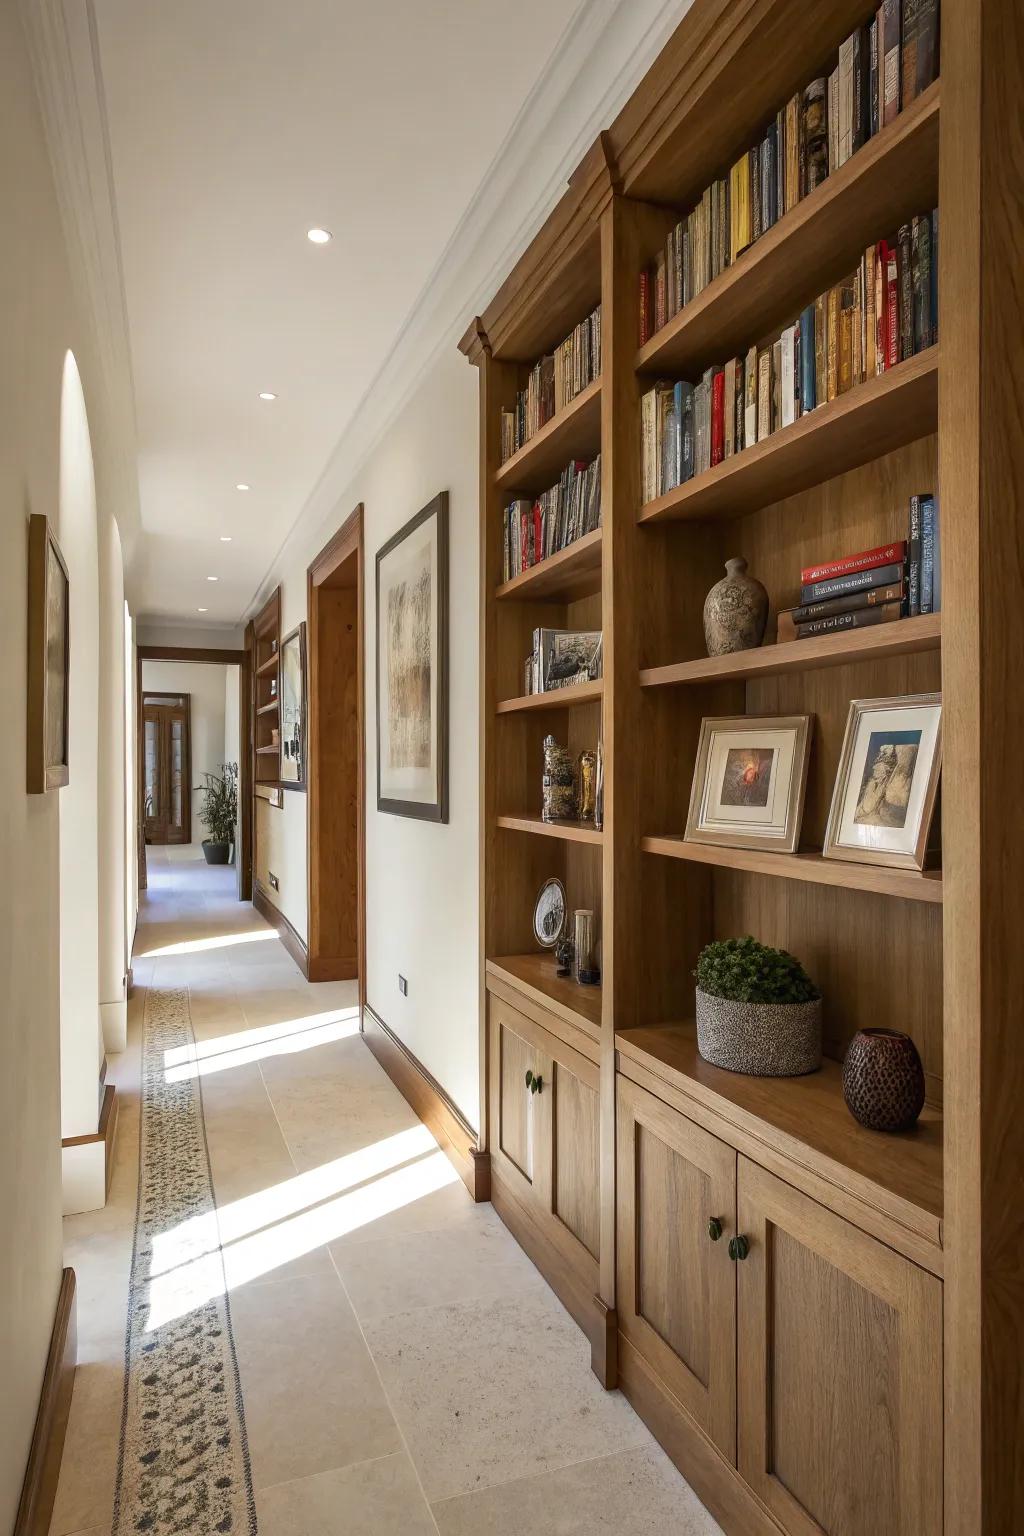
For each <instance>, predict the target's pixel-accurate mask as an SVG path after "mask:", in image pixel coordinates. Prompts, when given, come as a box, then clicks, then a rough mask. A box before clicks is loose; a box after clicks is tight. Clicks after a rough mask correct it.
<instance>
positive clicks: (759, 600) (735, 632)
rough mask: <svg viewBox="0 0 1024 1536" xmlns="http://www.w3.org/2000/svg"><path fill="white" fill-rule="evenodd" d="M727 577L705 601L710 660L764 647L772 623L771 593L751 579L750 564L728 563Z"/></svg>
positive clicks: (742, 561) (741, 561)
mask: <svg viewBox="0 0 1024 1536" xmlns="http://www.w3.org/2000/svg"><path fill="white" fill-rule="evenodd" d="M725 571H726V574H725V575H724V576H723V577H722V579H721V581H716V583H715V585H714V586H713V587H712V588H711V591H710V592H709V593H708V595H707V597H706V598H705V599H704V641H705V644H706V645H707V648H708V655H709V656H727V655H728V654H729V653H730V651H749V650H752V649H753V648H754V647H755V646H758V645H760V644H761V641H762V640H763V639H764V631H765V626H766V624H767V623H768V593H767V592H766V591H765V589H764V587H763V586H762V585H761V583H760V582H759V581H755V579H754V577H753V576H748V575H747V562H746V561H745V560H740V559H734V560H727V561H726V562H725Z"/></svg>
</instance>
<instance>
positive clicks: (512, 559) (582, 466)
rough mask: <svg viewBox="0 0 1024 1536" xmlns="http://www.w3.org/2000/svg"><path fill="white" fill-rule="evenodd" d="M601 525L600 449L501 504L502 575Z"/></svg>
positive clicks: (509, 574) (521, 568)
mask: <svg viewBox="0 0 1024 1536" xmlns="http://www.w3.org/2000/svg"><path fill="white" fill-rule="evenodd" d="M600 526H601V455H600V454H598V455H597V457H596V458H595V459H593V460H592V461H591V462H590V463H589V464H588V463H587V462H586V460H585V459H574V460H573V461H572V463H570V464H568V465H567V466H566V468H565V469H564V470H563V471H562V474H561V476H560V478H559V481H558V484H557V485H553V486H551V488H550V489H549V490H546V491H544V492H543V493H542V494H541V495H540V496H538V497H537V498H536V499H535V500H530V498H528V497H517V499H516V500H515V501H513V502H510V503H509V505H508V506H507V507H506V508H505V541H504V555H503V565H502V569H503V579H504V580H505V581H511V580H512V578H513V577H514V576H521V575H522V573H523V571H528V570H530V569H531V567H532V566H535V565H539V564H540V562H541V561H542V560H546V559H547V558H548V557H549V556H550V555H555V554H558V552H559V551H560V550H563V549H568V547H569V545H570V544H575V542H576V540H577V539H582V538H583V537H584V536H585V535H586V534H588V533H593V531H594V529H595V528H600Z"/></svg>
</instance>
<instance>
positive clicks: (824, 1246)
mask: <svg viewBox="0 0 1024 1536" xmlns="http://www.w3.org/2000/svg"><path fill="white" fill-rule="evenodd" d="M738 1225H739V1229H740V1230H741V1231H742V1232H743V1233H744V1235H746V1236H747V1237H748V1239H749V1242H750V1252H749V1255H748V1257H747V1259H746V1260H745V1261H744V1262H743V1263H741V1264H738V1265H737V1266H736V1268H737V1282H738V1320H739V1351H738V1360H739V1383H740V1387H739V1390H740V1402H739V1408H740V1412H739V1469H740V1471H741V1473H742V1474H743V1476H744V1478H745V1479H746V1481H747V1482H748V1483H750V1485H751V1486H752V1487H753V1489H754V1491H755V1492H756V1493H757V1494H758V1496H759V1497H760V1498H761V1499H762V1500H763V1501H764V1503H765V1504H766V1505H767V1506H768V1507H769V1509H770V1510H771V1511H772V1513H773V1514H774V1515H775V1516H776V1518H777V1519H778V1520H779V1521H781V1523H782V1524H783V1526H784V1527H785V1528H786V1530H787V1531H791V1532H793V1533H794V1536H819V1533H822V1532H824V1533H826V1536H939V1533H940V1532H941V1527H942V1498H941V1489H942V1354H941V1349H942V1285H941V1282H940V1281H939V1280H937V1279H936V1278H935V1277H934V1276H933V1275H929V1274H927V1273H926V1272H925V1271H924V1270H922V1269H918V1267H917V1266H916V1265H914V1264H912V1263H911V1262H910V1261H909V1260H908V1259H904V1258H902V1257H901V1256H899V1255H898V1254H895V1253H893V1252H892V1251H891V1250H890V1249H888V1248H886V1247H885V1246H884V1245H883V1244H882V1243H879V1242H876V1241H875V1239H874V1238H871V1237H868V1236H867V1235H866V1234H865V1233H863V1232H861V1231H860V1230H859V1228H856V1227H853V1226H851V1225H850V1224H849V1223H848V1222H845V1221H843V1220H842V1219H841V1218H840V1217H838V1216H835V1215H833V1214H832V1213H831V1212H829V1211H826V1210H824V1209H823V1208H822V1207H820V1206H819V1205H817V1204H816V1203H815V1202H814V1201H812V1200H809V1199H808V1198H807V1197H806V1196H804V1195H801V1194H799V1193H798V1192H797V1191H796V1190H794V1189H792V1188H791V1187H790V1186H789V1185H787V1184H785V1183H783V1182H782V1180H780V1179H777V1178H775V1177H774V1176H773V1175H771V1174H769V1173H766V1172H765V1171H764V1170H763V1169H761V1168H759V1167H757V1165H756V1164H754V1163H751V1162H749V1161H748V1160H747V1159H745V1158H742V1157H741V1158H740V1166H739V1176H738Z"/></svg>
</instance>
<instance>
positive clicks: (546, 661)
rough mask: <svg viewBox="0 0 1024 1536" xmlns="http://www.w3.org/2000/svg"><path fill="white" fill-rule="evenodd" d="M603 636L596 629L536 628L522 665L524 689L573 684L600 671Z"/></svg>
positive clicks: (587, 680) (547, 689)
mask: <svg viewBox="0 0 1024 1536" xmlns="http://www.w3.org/2000/svg"><path fill="white" fill-rule="evenodd" d="M603 667H604V640H603V636H602V634H601V631H600V630H599V629H535V630H534V632H533V650H532V651H531V653H530V655H529V656H528V657H527V658H526V662H525V664H524V668H523V689H524V692H525V693H528V694H530V693H550V692H551V690H552V689H554V688H575V687H577V686H578V685H579V684H581V683H593V682H596V681H597V679H598V678H599V677H600V676H601V675H602V672H603Z"/></svg>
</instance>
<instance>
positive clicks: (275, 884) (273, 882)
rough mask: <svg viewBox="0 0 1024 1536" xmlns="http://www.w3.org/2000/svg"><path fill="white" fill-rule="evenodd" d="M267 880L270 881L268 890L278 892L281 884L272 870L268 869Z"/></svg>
mask: <svg viewBox="0 0 1024 1536" xmlns="http://www.w3.org/2000/svg"><path fill="white" fill-rule="evenodd" d="M267 879H268V880H269V881H270V889H271V890H272V891H279V890H280V889H281V882H280V880H279V879H278V878H277V876H276V875H275V874H274V871H273V870H272V869H268V871H267Z"/></svg>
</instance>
